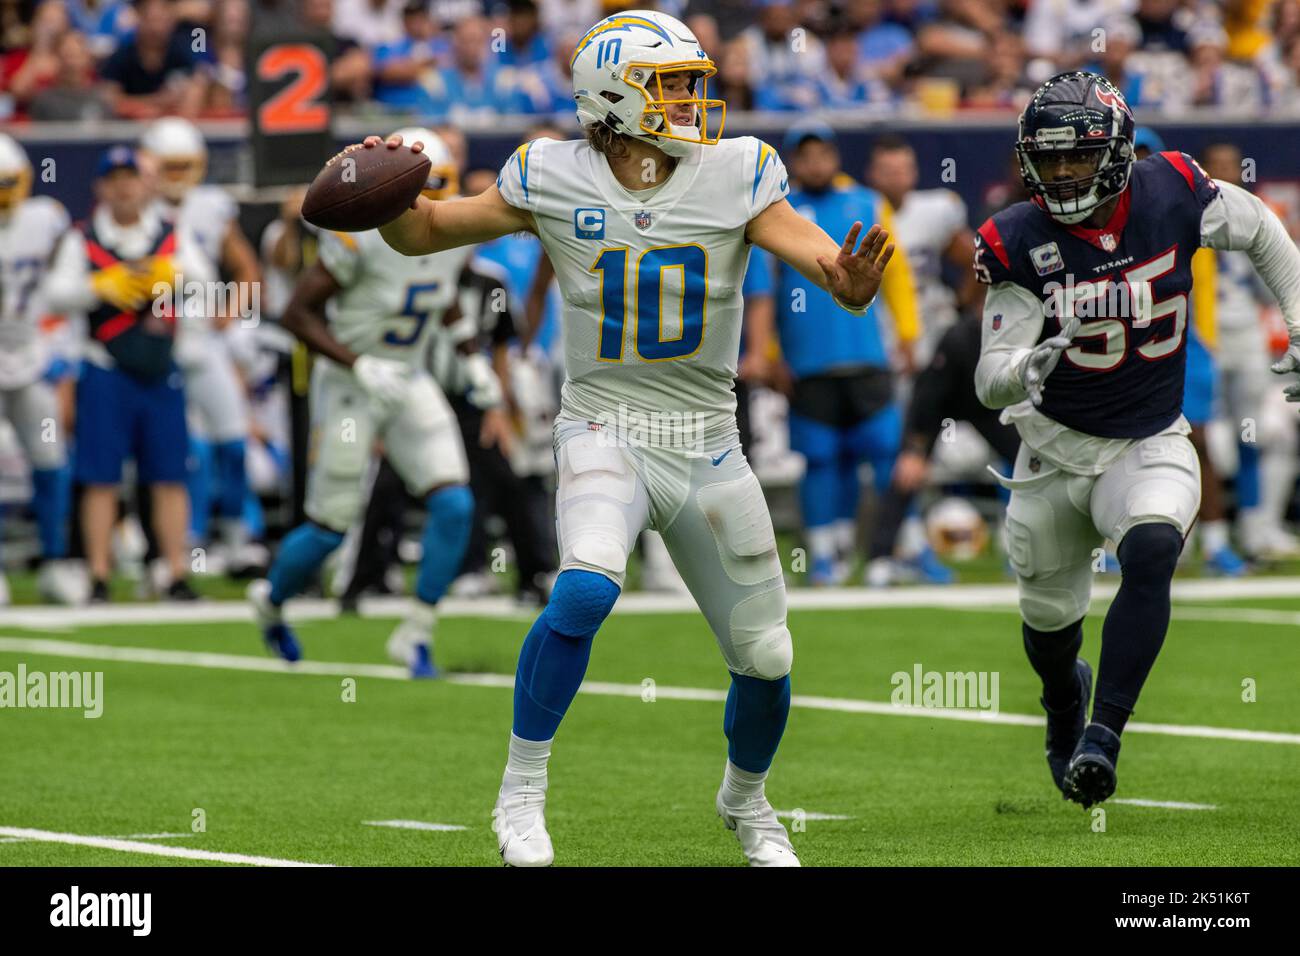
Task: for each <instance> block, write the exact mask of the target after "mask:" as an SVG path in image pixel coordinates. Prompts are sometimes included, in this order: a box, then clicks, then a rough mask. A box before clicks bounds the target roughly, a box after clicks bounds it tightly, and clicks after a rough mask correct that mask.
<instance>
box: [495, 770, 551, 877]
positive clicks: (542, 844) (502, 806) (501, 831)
mask: <svg viewBox="0 0 1300 956" xmlns="http://www.w3.org/2000/svg"><path fill="white" fill-rule="evenodd" d="M545 807H546V777H545V776H542V777H522V776H520V775H519V774H514V773H511V772H510V771H509V770H507V771H506V772H505V775H504V776H503V777H502V778H501V792H500V794H499V795H498V796H497V805H496V807H494V808H493V810H492V832H493V833H495V834H496V835H497V849H498V850H499V851H500V853H501V859H502V860H504V861H505V864H506V866H550V865H551V864H552V863H554V862H555V849H554V848H553V847H552V846H551V835H550V834H549V833H547V832H546V818H545V816H544V815H543V812H542V811H543V810H544V809H545Z"/></svg>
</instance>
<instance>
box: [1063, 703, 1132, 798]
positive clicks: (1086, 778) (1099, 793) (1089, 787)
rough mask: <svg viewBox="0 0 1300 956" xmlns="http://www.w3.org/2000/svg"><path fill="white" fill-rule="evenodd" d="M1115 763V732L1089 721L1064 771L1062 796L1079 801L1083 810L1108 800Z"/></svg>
mask: <svg viewBox="0 0 1300 956" xmlns="http://www.w3.org/2000/svg"><path fill="white" fill-rule="evenodd" d="M1117 763H1119V734H1117V733H1115V731H1113V730H1111V729H1110V728H1109V727H1105V726H1102V725H1101V724H1089V725H1088V728H1087V729H1086V730H1085V731H1084V732H1083V739H1082V740H1080V741H1079V746H1078V748H1076V749H1075V751H1074V756H1073V757H1071V758H1070V766H1069V768H1068V769H1067V770H1066V771H1065V796H1066V797H1067V798H1068V799H1070V800H1073V801H1074V802H1075V803H1081V804H1083V806H1084V809H1087V808H1088V807H1090V806H1092V805H1093V804H1094V803H1101V802H1102V801H1103V800H1106V799H1109V797H1110V796H1111V794H1113V793H1114V792H1115V764H1117Z"/></svg>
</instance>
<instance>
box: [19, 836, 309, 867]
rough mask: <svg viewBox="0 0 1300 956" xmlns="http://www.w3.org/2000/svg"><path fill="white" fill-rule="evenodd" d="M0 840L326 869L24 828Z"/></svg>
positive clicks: (291, 861) (250, 864)
mask: <svg viewBox="0 0 1300 956" xmlns="http://www.w3.org/2000/svg"><path fill="white" fill-rule="evenodd" d="M0 836H6V837H15V838H17V839H19V840H35V841H37V842H39V843H66V844H69V845H71V846H93V847H98V848H99V849H101V850H116V851H117V852H119V853H144V854H147V855H150V856H170V857H177V858H180V859H183V860H206V861H208V862H211V863H242V864H245V865H247V866H330V865H332V864H329V863H303V862H302V861H300V860H278V859H276V858H275V857H270V856H247V855H246V854H243V853H218V852H216V851H213V850H191V849H188V848H186V847H179V846H163V845H161V844H158V843H143V842H140V841H137V840H119V839H117V838H116V837H97V836H82V835H80V834H78V833H54V832H52V831H50V830H31V829H28V828H26V827H0Z"/></svg>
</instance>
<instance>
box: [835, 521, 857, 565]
mask: <svg viewBox="0 0 1300 956" xmlns="http://www.w3.org/2000/svg"><path fill="white" fill-rule="evenodd" d="M831 530H832V532H833V533H834V535H835V550H836V551H838V552H839V555H840V557H842V558H844V557H848V556H850V555H852V554H853V552H854V550H856V545H857V540H856V539H857V531H858V525H857V522H855V521H854V520H853V519H852V518H840V519H839V520H838V521H836V522H834V523H833V524H832V525H831Z"/></svg>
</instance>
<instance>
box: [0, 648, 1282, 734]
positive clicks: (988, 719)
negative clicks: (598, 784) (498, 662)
mask: <svg viewBox="0 0 1300 956" xmlns="http://www.w3.org/2000/svg"><path fill="white" fill-rule="evenodd" d="M0 651H13V652H21V653H27V654H44V655H48V656H51V657H72V658H82V659H86V660H102V661H120V662H125V663H132V664H163V665H172V666H178V667H200V668H214V669H219V670H239V671H258V672H263V673H265V672H271V673H279V674H311V675H317V676H321V675H324V676H336V677H375V678H379V679H381V680H407V679H408V678H407V676H406V670H405V668H401V667H395V666H392V665H387V664H359V663H353V664H349V663H344V662H342V661H299V662H298V663H297V664H286V663H284V662H283V661H279V660H274V659H272V658H269V657H249V656H245V655H239V654H214V653H208V652H201V651H172V650H164V649H161V648H153V647H119V646H117V645H112V644H79V643H76V642H73V641H59V640H53V639H51V638H28V637H0ZM444 680H446V681H447V682H448V683H451V684H463V685H467V686H474V687H497V688H507V689H508V688H513V687H514V683H515V682H514V677H513V675H510V674H448V675H446V677H445V678H444ZM579 692H580V693H583V694H598V695H602V696H606V697H635V698H640V697H641V695H642V694H643V693H644V692H645V688H643V687H642V686H641V685H640V684H618V683H613V682H610V681H584V682H583V685H582V687H581V688H580V689H579ZM654 693H655V699H656V700H658V699H663V700H694V701H712V702H722V701H725V700H726V699H727V693H726V691H723V690H712V689H708V688H701V687H671V686H667V685H657V686H656V687H655V688H654ZM790 703H791V705H792V706H794V707H802V708H804V709H807V710H830V711H838V712H840V713H850V714H872V715H874V716H878V717H923V718H930V719H933V720H962V721H967V722H970V723H979V724H998V725H1002V726H1013V727H1041V726H1042V725H1043V718H1042V717H1039V716H1034V715H1030V714H1008V713H1003V712H1000V711H999V712H993V711H987V710H943V709H937V708H934V709H931V708H923V707H898V706H895V705H894V704H890V703H886V702H884V701H872V700H855V699H852V698H846V697H815V696H806V695H802V694H796V695H794V696H793V697H792V698H791V700H790ZM1126 729H1128V730H1130V731H1132V732H1134V733H1139V734H1164V735H1167V736H1172V737H1200V738H1204V739H1208V740H1238V741H1248V742H1253V743H1273V744H1292V745H1300V734H1292V733H1280V732H1276V731H1268V730H1244V729H1236V728H1232V727H1202V726H1194V725H1184V724H1152V723H1145V722H1143V721H1136V720H1135V721H1129V723H1128V725H1127V728H1126Z"/></svg>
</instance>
